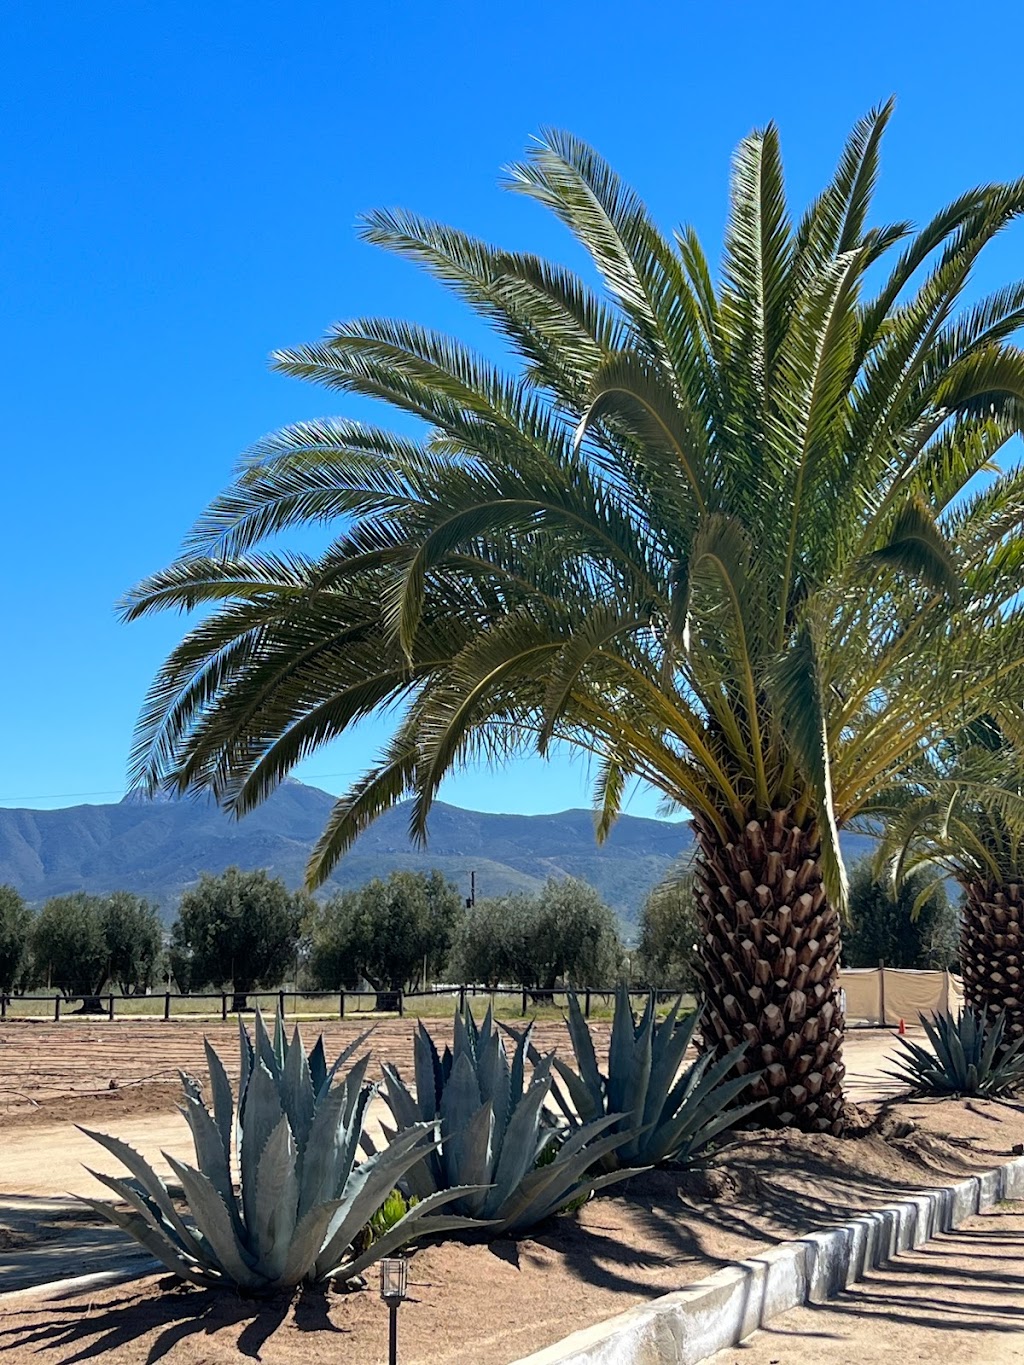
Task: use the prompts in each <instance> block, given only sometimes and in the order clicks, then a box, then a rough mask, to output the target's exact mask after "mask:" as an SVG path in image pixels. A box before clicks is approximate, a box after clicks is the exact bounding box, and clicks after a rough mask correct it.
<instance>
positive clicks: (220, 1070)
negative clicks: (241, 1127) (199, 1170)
mask: <svg viewBox="0 0 1024 1365" xmlns="http://www.w3.org/2000/svg"><path fill="white" fill-rule="evenodd" d="M203 1051H204V1052H205V1053H206V1069H207V1071H208V1072H209V1073H210V1089H211V1091H212V1092H213V1117H214V1122H215V1123H216V1124H217V1129H218V1131H219V1132H220V1135H221V1142H222V1143H223V1146H224V1164H225V1165H226V1166H227V1167H228V1169H229V1170H230V1168H231V1134H232V1129H233V1127H234V1121H235V1101H234V1096H233V1095H232V1094H231V1082H230V1081H229V1080H228V1073H227V1072H226V1071H225V1070H224V1063H223V1062H222V1061H221V1059H220V1058H219V1057H218V1056H217V1054H216V1052H215V1051H214V1050H213V1047H212V1046H211V1044H210V1040H209V1038H204V1039H203Z"/></svg>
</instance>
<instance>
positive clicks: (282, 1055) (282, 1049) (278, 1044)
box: [257, 1009, 288, 1074]
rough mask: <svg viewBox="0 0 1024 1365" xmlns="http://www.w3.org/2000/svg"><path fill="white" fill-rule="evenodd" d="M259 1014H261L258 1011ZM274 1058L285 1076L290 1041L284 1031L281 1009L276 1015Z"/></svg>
mask: <svg viewBox="0 0 1024 1365" xmlns="http://www.w3.org/2000/svg"><path fill="white" fill-rule="evenodd" d="M257 1013H259V1011H258V1010H257ZM274 1057H275V1059H276V1060H277V1066H278V1070H279V1071H280V1072H281V1073H282V1074H283V1072H284V1068H285V1064H286V1062H287V1060H288V1039H287V1036H286V1035H285V1031H284V1016H283V1015H282V1013H281V1011H280V1009H278V1010H277V1011H276V1013H275V1014H274Z"/></svg>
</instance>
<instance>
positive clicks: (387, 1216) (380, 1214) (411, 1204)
mask: <svg viewBox="0 0 1024 1365" xmlns="http://www.w3.org/2000/svg"><path fill="white" fill-rule="evenodd" d="M419 1202H420V1201H419V1200H418V1199H417V1198H416V1196H415V1195H414V1194H413V1195H410V1196H409V1198H408V1199H406V1197H405V1195H404V1194H403V1193H402V1191H401V1190H392V1191H391V1193H390V1194H389V1195H388V1197H387V1199H385V1200H384V1203H383V1204H381V1206H380V1208H379V1209H378V1210H377V1212H376V1213H375V1214H374V1215H373V1217H372V1218H371V1219H370V1224H369V1227H370V1235H371V1239H372V1240H374V1241H376V1240H377V1239H378V1238H380V1237H383V1236H384V1234H385V1233H387V1232H390V1231H391V1229H392V1228H393V1227H397V1226H398V1224H399V1223H400V1222H401V1221H402V1219H403V1218H404V1217H405V1215H406V1214H407V1213H408V1212H409V1210H410V1209H414V1208H415V1207H416V1205H417V1204H418V1203H419Z"/></svg>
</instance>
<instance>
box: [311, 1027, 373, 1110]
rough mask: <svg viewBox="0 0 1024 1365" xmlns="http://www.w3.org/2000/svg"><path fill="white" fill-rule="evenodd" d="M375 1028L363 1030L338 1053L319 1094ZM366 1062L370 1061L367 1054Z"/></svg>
mask: <svg viewBox="0 0 1024 1365" xmlns="http://www.w3.org/2000/svg"><path fill="white" fill-rule="evenodd" d="M376 1027H377V1025H376V1024H371V1025H370V1027H369V1028H368V1029H364V1030H363V1032H362V1033H360V1034H359V1035H358V1036H357V1037H355V1038H353V1039H352V1041H351V1042H350V1043H349V1045H348V1047H346V1048H345V1049H344V1050H343V1051H341V1052H339V1053H338V1055H337V1057H336V1058H335V1059H334V1065H333V1066H332V1067H331V1069H330V1071H328V1073H327V1079H326V1080H325V1082H324V1086H323V1087H321V1092H320V1093H322V1091H323V1089H324V1087H326V1086H328V1085H330V1084H331V1082H332V1081H333V1080H334V1078H335V1076H336V1075H337V1074H338V1072H339V1071H340V1070H341V1068H342V1067H343V1066H344V1065H345V1063H346V1062H347V1061H348V1060H349V1058H350V1057H354V1056H355V1054H356V1053H357V1052H358V1051H359V1049H360V1048H361V1047H362V1045H363V1044H364V1043H365V1042H366V1040H367V1038H369V1036H370V1034H371V1033H372V1032H373V1031H374V1029H375V1028H376ZM366 1060H367V1061H369V1060H370V1059H369V1054H367V1058H366Z"/></svg>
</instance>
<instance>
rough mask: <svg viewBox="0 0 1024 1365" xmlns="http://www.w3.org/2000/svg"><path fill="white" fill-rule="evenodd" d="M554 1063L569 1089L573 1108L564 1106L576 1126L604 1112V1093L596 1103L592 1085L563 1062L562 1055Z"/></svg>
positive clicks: (568, 1116) (567, 1115) (565, 1111)
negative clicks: (591, 1088)
mask: <svg viewBox="0 0 1024 1365" xmlns="http://www.w3.org/2000/svg"><path fill="white" fill-rule="evenodd" d="M553 1064H554V1068H555V1070H556V1071H557V1072H558V1074H559V1076H561V1078H562V1080H563V1081H564V1082H565V1085H566V1088H567V1090H568V1091H569V1099H570V1101H571V1104H572V1108H571V1109H570V1108H569V1107H568V1106H567V1105H566V1106H562V1108H563V1112H564V1113H565V1114H566V1117H567V1118H568V1119H569V1121H570V1123H571V1124H572V1125H573V1126H574V1127H575V1125H576V1124H578V1123H587V1122H588V1121H589V1120H590V1119H593V1118H597V1116H598V1115H599V1114H602V1113H603V1112H604V1096H603V1095H599V1096H598V1099H597V1102H596V1104H595V1102H594V1096H593V1094H592V1092H591V1090H590V1087H589V1086H588V1085H587V1084H586V1082H585V1081H584V1080H583V1079H582V1078H581V1077H580V1076H578V1075H577V1074H576V1072H575V1071H573V1069H572V1067H571V1066H569V1065H568V1063H567V1062H563V1061H562V1059H561V1057H555V1058H554V1059H553Z"/></svg>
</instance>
